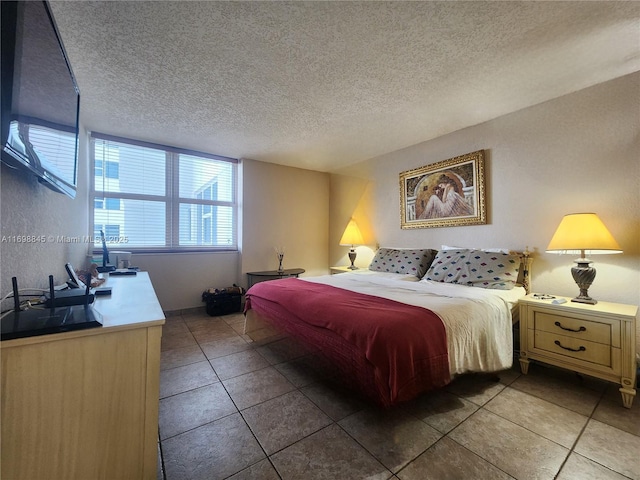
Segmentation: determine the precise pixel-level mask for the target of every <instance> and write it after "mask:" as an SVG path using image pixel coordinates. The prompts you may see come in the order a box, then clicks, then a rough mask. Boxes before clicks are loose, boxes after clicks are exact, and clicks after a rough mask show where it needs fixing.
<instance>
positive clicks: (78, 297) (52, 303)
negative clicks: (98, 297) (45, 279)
mask: <svg viewBox="0 0 640 480" xmlns="http://www.w3.org/2000/svg"><path fill="white" fill-rule="evenodd" d="M65 268H66V270H67V273H68V274H69V278H70V280H69V282H68V283H69V284H71V285H73V288H69V289H67V290H59V291H57V292H56V291H55V289H54V288H53V276H52V275H49V294H48V295H45V298H46V300H45V307H47V308H53V307H69V306H71V305H89V304H90V303H93V301H94V299H95V297H94V295H93V293H91V291H90V289H89V285H91V278H90V277H89V278H88V279H87V280H86V281H85V282H83V281H82V280H80V279H79V278H78V275H77V274H76V272H75V270H74V269H73V267H72V266H71V264H70V263H67V264H66V265H65Z"/></svg>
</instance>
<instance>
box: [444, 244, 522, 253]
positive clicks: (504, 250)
mask: <svg viewBox="0 0 640 480" xmlns="http://www.w3.org/2000/svg"><path fill="white" fill-rule="evenodd" d="M441 250H480V251H482V252H487V253H507V254H509V253H511V250H509V249H508V248H498V247H495V248H493V247H492V248H464V247H450V246H448V245H442V248H441Z"/></svg>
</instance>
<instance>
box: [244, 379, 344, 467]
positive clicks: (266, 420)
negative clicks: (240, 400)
mask: <svg viewBox="0 0 640 480" xmlns="http://www.w3.org/2000/svg"><path fill="white" fill-rule="evenodd" d="M242 416H243V417H244V419H245V421H246V422H247V424H248V425H249V427H250V428H251V430H252V431H253V433H254V434H255V436H256V437H257V438H258V441H259V442H260V444H261V445H262V447H263V448H264V450H265V451H266V452H267V454H269V455H270V454H272V453H275V452H277V451H278V450H281V449H283V448H285V447H288V446H289V445H291V444H292V443H294V442H296V441H298V440H301V439H302V438H304V437H306V436H308V435H310V434H312V433H313V432H316V431H318V430H320V429H321V428H323V427H326V426H327V425H329V424H330V423H332V422H331V419H330V418H329V417H327V416H326V415H325V414H324V413H322V411H321V410H320V409H319V408H318V407H316V406H315V405H314V404H313V403H312V402H311V401H310V400H309V399H307V397H305V396H304V395H303V394H302V393H300V392H298V391H293V392H290V393H287V394H285V395H282V396H280V397H276V398H274V399H272V400H268V401H266V402H264V403H260V404H258V405H255V406H253V407H250V408H247V409H245V410H243V411H242Z"/></svg>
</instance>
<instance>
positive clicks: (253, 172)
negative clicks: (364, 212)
mask: <svg viewBox="0 0 640 480" xmlns="http://www.w3.org/2000/svg"><path fill="white" fill-rule="evenodd" d="M242 171H243V173H242V175H243V180H242V189H243V192H242V199H243V200H242V201H243V205H242V208H241V210H242V236H243V238H242V260H241V261H242V265H241V273H242V279H241V282H242V284H243V285H246V275H245V273H246V272H250V271H262V270H275V269H277V268H278V259H277V257H276V254H275V250H274V248H275V247H276V246H282V247H284V252H285V253H284V261H283V266H284V268H304V269H305V270H306V272H305V274H304V275H321V274H326V273H328V266H329V259H328V243H327V242H328V232H329V190H330V184H329V174H326V173H320V172H314V171H311V170H304V169H299V168H291V167H283V166H279V165H272V164H268V163H264V162H257V161H253V160H243V161H242Z"/></svg>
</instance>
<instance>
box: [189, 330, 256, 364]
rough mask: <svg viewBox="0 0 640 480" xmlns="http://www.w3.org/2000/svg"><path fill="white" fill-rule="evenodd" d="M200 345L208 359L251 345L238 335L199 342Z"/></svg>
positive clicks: (239, 350) (248, 347)
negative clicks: (208, 341)
mask: <svg viewBox="0 0 640 480" xmlns="http://www.w3.org/2000/svg"><path fill="white" fill-rule="evenodd" d="M200 347H201V348H202V351H203V352H204V354H205V355H206V356H207V358H208V359H209V360H211V359H214V358H218V357H224V356H225V355H230V354H232V353H238V352H243V351H245V350H250V349H251V345H249V344H248V343H247V342H245V341H244V340H243V339H242V337H240V336H238V335H235V336H233V337H227V338H221V339H219V340H214V341H213V342H210V343H201V344H200Z"/></svg>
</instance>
